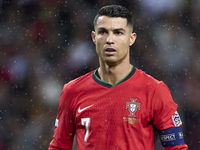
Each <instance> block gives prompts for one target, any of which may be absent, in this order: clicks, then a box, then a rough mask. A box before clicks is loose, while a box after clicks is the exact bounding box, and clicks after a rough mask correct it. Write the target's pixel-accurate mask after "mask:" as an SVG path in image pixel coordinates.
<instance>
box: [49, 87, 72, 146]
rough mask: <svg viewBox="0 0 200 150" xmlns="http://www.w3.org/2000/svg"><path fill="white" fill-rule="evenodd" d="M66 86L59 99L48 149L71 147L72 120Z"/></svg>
mask: <svg viewBox="0 0 200 150" xmlns="http://www.w3.org/2000/svg"><path fill="white" fill-rule="evenodd" d="M68 94H69V92H68V87H67V84H66V85H65V86H64V88H63V91H62V93H61V95H60V99H59V108H58V113H57V117H56V122H55V127H54V135H53V140H52V141H51V143H50V146H49V150H56V149H71V148H72V145H73V139H74V127H75V125H74V120H73V112H72V109H71V108H70V106H71V104H70V101H69V100H68V99H69V97H68Z"/></svg>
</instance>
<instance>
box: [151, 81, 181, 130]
mask: <svg viewBox="0 0 200 150" xmlns="http://www.w3.org/2000/svg"><path fill="white" fill-rule="evenodd" d="M152 109H153V110H152V112H153V114H152V120H153V124H154V126H155V127H156V128H157V129H158V130H163V129H166V128H168V126H166V125H167V124H166V123H167V121H168V120H169V119H170V118H171V116H172V115H173V114H174V112H175V111H176V110H177V104H176V103H175V102H174V101H173V99H172V96H171V92H170V91H169V88H168V87H167V86H166V85H165V84H164V83H163V82H160V83H159V85H158V87H157V88H156V90H155V92H154V94H153V98H152Z"/></svg>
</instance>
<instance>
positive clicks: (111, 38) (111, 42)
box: [106, 34, 114, 44]
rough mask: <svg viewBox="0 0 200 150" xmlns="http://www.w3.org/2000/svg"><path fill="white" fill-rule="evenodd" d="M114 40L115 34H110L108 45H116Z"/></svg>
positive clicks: (107, 40)
mask: <svg viewBox="0 0 200 150" xmlns="http://www.w3.org/2000/svg"><path fill="white" fill-rule="evenodd" d="M113 38H114V37H113V34H109V35H108V37H107V39H106V43H107V44H113V43H114V41H113Z"/></svg>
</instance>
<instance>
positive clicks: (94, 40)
mask: <svg viewBox="0 0 200 150" xmlns="http://www.w3.org/2000/svg"><path fill="white" fill-rule="evenodd" d="M91 37H92V41H93V42H94V43H95V44H96V39H95V37H96V33H95V32H94V31H92V33H91Z"/></svg>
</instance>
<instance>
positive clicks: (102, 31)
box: [98, 30, 107, 35]
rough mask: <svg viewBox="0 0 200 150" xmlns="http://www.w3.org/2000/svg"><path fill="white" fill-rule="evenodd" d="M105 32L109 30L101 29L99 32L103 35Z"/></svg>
mask: <svg viewBox="0 0 200 150" xmlns="http://www.w3.org/2000/svg"><path fill="white" fill-rule="evenodd" d="M105 33H107V32H106V31H104V30H100V31H98V34H101V35H103V34H105Z"/></svg>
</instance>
